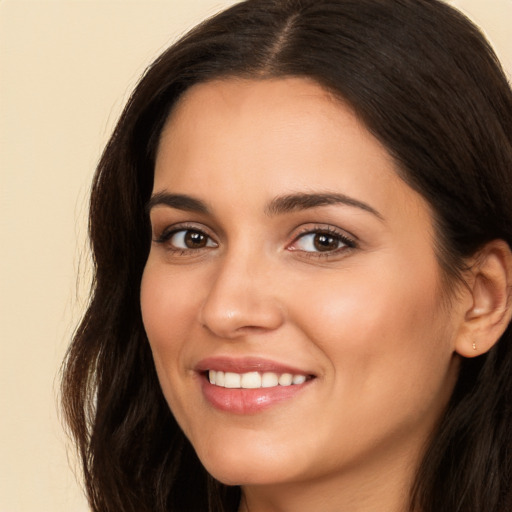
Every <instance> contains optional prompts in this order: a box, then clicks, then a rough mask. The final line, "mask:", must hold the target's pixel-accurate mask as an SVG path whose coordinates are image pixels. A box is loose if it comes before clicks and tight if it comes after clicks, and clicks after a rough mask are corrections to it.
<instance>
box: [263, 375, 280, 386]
mask: <svg viewBox="0 0 512 512" xmlns="http://www.w3.org/2000/svg"><path fill="white" fill-rule="evenodd" d="M278 384H279V377H278V376H277V373H271V372H266V373H264V374H263V376H262V377H261V387H263V388H273V387H274V386H277V385H278Z"/></svg>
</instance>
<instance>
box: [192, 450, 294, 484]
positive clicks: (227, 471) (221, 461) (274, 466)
mask: <svg viewBox="0 0 512 512" xmlns="http://www.w3.org/2000/svg"><path fill="white" fill-rule="evenodd" d="M253 446H254V445H253ZM261 450H262V447H258V448H257V451H261ZM263 451H264V452H265V453H253V452H252V450H251V452H250V453H248V450H247V447H246V448H245V449H244V450H237V449H226V447H225V446H224V447H222V446H221V447H219V448H217V449H214V450H209V451H208V453H207V454H204V455H203V454H201V453H200V452H199V453H198V456H199V459H200V460H201V462H202V464H203V465H204V467H205V468H206V470H207V471H208V473H210V475H212V476H213V477H214V478H215V479H217V480H218V481H219V482H222V483H223V484H226V485H268V484H277V483H280V482H284V481H290V480H293V479H294V477H295V476H296V472H297V466H298V464H297V460H296V457H295V461H294V457H293V454H292V456H290V457H288V460H289V461H290V462H292V461H294V462H293V463H292V464H289V463H287V458H286V455H285V454H283V453H276V452H275V451H274V450H273V449H272V448H268V449H267V450H264V449H263ZM292 468H294V470H292Z"/></svg>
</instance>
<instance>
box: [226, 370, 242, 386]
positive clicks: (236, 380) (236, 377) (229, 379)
mask: <svg viewBox="0 0 512 512" xmlns="http://www.w3.org/2000/svg"><path fill="white" fill-rule="evenodd" d="M224 379H225V380H224V386H225V387H226V388H233V389H236V388H239V387H240V380H241V379H240V374H239V373H232V372H226V373H225V374H224Z"/></svg>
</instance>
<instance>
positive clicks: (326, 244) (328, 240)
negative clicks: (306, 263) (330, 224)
mask: <svg viewBox="0 0 512 512" xmlns="http://www.w3.org/2000/svg"><path fill="white" fill-rule="evenodd" d="M339 244H340V240H339V237H334V236H332V235H329V234H327V233H317V234H316V235H315V236H314V238H313V245H314V247H315V249H316V250H317V251H319V252H324V251H335V250H336V249H338V247H339Z"/></svg>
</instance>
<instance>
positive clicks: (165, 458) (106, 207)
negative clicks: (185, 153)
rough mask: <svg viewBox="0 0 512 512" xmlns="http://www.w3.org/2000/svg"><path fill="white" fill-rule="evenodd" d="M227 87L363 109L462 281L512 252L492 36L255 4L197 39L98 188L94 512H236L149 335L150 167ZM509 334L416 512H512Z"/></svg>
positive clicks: (510, 122)
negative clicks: (311, 92)
mask: <svg viewBox="0 0 512 512" xmlns="http://www.w3.org/2000/svg"><path fill="white" fill-rule="evenodd" d="M223 76H244V77H249V78H256V79H258V78H266V77H281V76H302V77H309V78H312V79H314V80H316V81H317V82H318V83H319V84H321V85H322V86H324V87H325V88H328V89H329V90H331V91H332V92H334V93H335V94H337V95H339V96H340V97H341V98H343V100H344V101H346V102H348V103H349V104H351V105H352V107H353V108H354V109H355V111H356V112H357V113H358V115H359V116H360V118H361V119H362V120H363V122H364V123H365V124H366V126H367V127H368V129H369V130H370V131H371V132H372V133H373V134H374V135H375V136H376V137H378V139H379V140H380V141H381V142H382V143H383V144H384V145H385V147H386V148H387V149H388V151H389V152H390V154H391V155H392V156H393V157H394V158H395V159H396V161H397V163H398V165H399V168H400V170H401V175H402V177H403V179H404V180H405V181H406V182H407V183H408V184H409V185H410V186H411V187H413V188H414V189H416V190H417V191H418V192H419V193H421V194H422V195H423V196H424V197H425V198H426V199H427V201H428V202H429V204H430V205H431V207H432V209H433V211H434V216H435V221H436V227H437V236H438V242H437V247H436V250H437V255H438V258H439V262H440V264H441V266H442V267H443V269H444V270H445V271H446V274H447V275H448V276H449V277H450V278H451V279H455V278H456V277H457V276H458V275H459V273H460V269H461V268H462V265H463V261H464V258H466V257H468V256H469V255H471V254H473V253H474V252H475V251H476V250H477V249H478V248H479V247H481V246H482V245H483V244H485V243H486V242H488V241H490V240H492V239H495V238H501V239H503V240H505V241H507V242H508V244H509V245H511V244H512V93H511V90H510V87H509V85H508V83H507V80H506V78H505V76H504V74H503V72H502V70H501V68H500V65H499V63H498V61H497V59H496V57H495V55H494V53H493V51H492V50H491V48H490V47H489V45H488V44H487V42H486V41H485V39H484V38H483V36H482V35H481V33H480V32H479V31H478V30H477V29H476V28H475V27H474V26H473V25H472V24H471V23H470V22H469V21H468V20H467V19H465V18H464V17H463V16H462V15H461V14H460V13H459V12H457V11H455V10H454V9H452V8H450V7H448V6H447V5H445V4H444V3H442V2H440V1H438V0H248V1H246V2H242V3H240V4H237V5H235V6H233V7H232V8H230V9H228V10H226V11H224V12H222V13H220V14H218V15H217V16H215V17H213V18H212V19H210V20H208V21H206V22H205V23H203V24H201V25H200V26H198V27H197V28H195V29H194V30H192V31H191V32H190V33H189V34H188V35H186V36H185V37H184V38H182V39H181V40H180V41H178V42H177V43H176V44H175V45H173V46H172V47H171V48H169V49H168V50H167V51H166V52H165V53H164V54H163V55H162V56H161V57H159V58H158V59H157V60H156V61H155V62H154V63H153V64H152V66H151V67H150V68H149V69H148V70H147V72H146V73H145V75H144V76H143V78H142V79H141V81H140V83H139V85H138V86H137V87H136V89H135V91H134V93H133V95H132V97H131V98H130V100H129V102H128V104H127V106H126V108H125V110H124V112H123V114H122V116H121V118H120V120H119V122H118V124H117V127H116V129H115V131H114V133H113V135H112V137H111V139H110V141H109V143H108V145H107V147H106V149H105V151H104V154H103V156H102V159H101V161H100V163H99V166H98V169H97V172H96V175H95V178H94V184H93V190H92V196H91V203H90V223H89V232H90V239H91V244H92V254H93V259H94V283H93V288H92V292H91V299H90V305H89V307H88V309H87V311H86V313H85V315H84V318H83V320H82V322H81V324H80V326H79V327H78V329H77V331H76V334H75V336H74V340H73V343H72V345H71V347H70V349H69V352H68V354H67V358H66V361H65V366H64V375H63V384H62V394H63V395H62V396H63V398H62V401H63V408H64V413H65V416H66V418H67V422H68V425H69V427H70V430H71V432H72V434H73V436H74V438H75V439H76V443H77V446H78V450H79V453H80V456H81V460H82V463H83V472H84V478H85V484H86V490H87V494H88V498H89V501H90V505H91V507H92V509H93V511H95V512H164V511H166V512H169V511H195V510H198V511H199V510H201V511H203V510H210V511H231V510H236V508H237V506H238V503H239V499H240V491H239V489H238V488H237V487H227V486H224V485H222V484H221V483H219V482H216V481H214V480H213V478H211V477H210V476H209V475H208V474H207V473H206V471H205V470H204V469H203V467H202V466H201V464H200V462H199V460H198V459H197V457H196V455H195V453H194V450H193V449H192V447H191V446H190V444H189V442H188V441H187V439H186V438H185V437H184V435H183V433H182V432H181V430H180V428H179V427H178V425H177V424H176V422H175V420H174V418H173V416H172V413H171V412H170V410H169V408H168V406H167V404H166V402H165V400H164V398H163V396H162V392H161V390H160V386H159V383H158V380H157V377H156V373H155V369H154V365H153V360H152V356H151V352H150V348H149V344H148V341H147V338H146V335H145V332H144V328H143V325H142V320H141V313H140V304H139V287H140V281H141V275H142V271H143V268H144V265H145V261H146V258H147V255H148V252H149V246H150V228H149V222H148V217H147V214H146V211H145V205H146V203H147V201H148V199H149V196H150V193H151V189H152V180H153V167H154V161H155V153H156V148H157V143H158V140H159V136H160V132H161V130H162V127H163V125H164V123H165V120H166V119H167V117H168V114H169V112H170V110H171V109H172V108H173V105H174V104H175V103H176V101H177V100H178V98H179V97H180V95H181V94H182V93H183V91H185V90H186V89H187V88H189V87H190V86H192V85H193V84H196V83H199V82H205V81H208V80H212V79H214V78H218V77H223ZM511 336H512V333H511V329H510V326H509V328H508V329H507V331H506V332H505V334H504V335H503V336H502V339H501V340H500V341H499V342H498V343H497V345H496V346H495V347H494V348H493V349H492V350H491V351H490V352H489V353H488V354H486V355H483V356H481V357H478V358H476V359H472V360H469V359H468V360H463V361H462V365H461V370H460V376H459V379H458V382H457V385H456V388H455V391H454V393H453V396H452V399H451V402H450V404H449V406H448V408H447V411H446V413H445V415H444V417H443V418H442V420H441V424H440V426H439V428H438V430H437V431H436V432H435V433H433V436H432V439H431V443H430V446H429V447H428V449H427V451H426V454H425V457H424V459H423V461H422V463H421V466H420V468H419V471H418V475H417V478H416V484H415V486H414V488H413V489H411V510H421V511H422V512H442V511H449V512H482V511H483V510H485V511H486V512H505V511H507V510H512V489H511V480H512V340H511Z"/></svg>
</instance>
